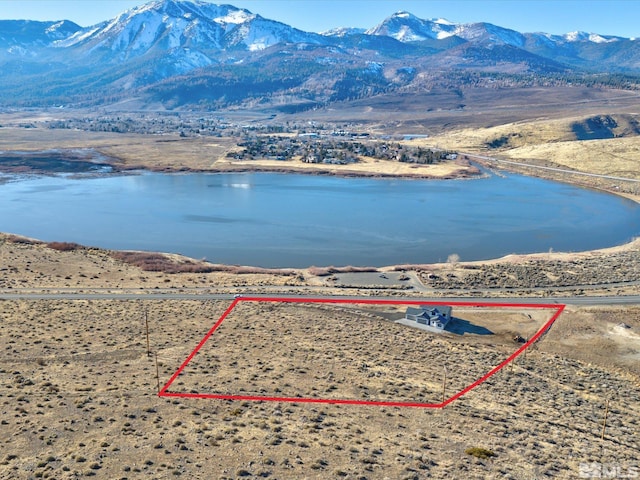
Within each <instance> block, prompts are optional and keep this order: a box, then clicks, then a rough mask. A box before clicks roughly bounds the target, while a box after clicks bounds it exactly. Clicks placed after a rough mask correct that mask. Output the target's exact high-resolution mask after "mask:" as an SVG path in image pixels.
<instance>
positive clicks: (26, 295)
mask: <svg viewBox="0 0 640 480" xmlns="http://www.w3.org/2000/svg"><path fill="white" fill-rule="evenodd" d="M243 296H244V297H250V298H296V299H314V298H318V297H322V298H324V299H327V300H371V299H377V300H399V299H401V298H402V297H401V296H380V295H375V296H362V295H322V293H320V292H319V293H317V294H308V293H305V294H303V295H298V294H290V293H289V294H286V293H271V294H261V293H256V294H253V293H245V294H244V295H243ZM407 298H409V299H411V300H421V301H425V303H426V302H430V301H433V302H442V301H450V302H482V303H533V304H539V303H544V304H558V305H640V295H625V296H603V297H587V296H581V297H500V298H481V297H427V296H424V297H415V296H410V297H407ZM0 299H1V300H17V299H21V300H22V299H24V300H233V299H234V295H233V294H231V293H209V292H206V291H202V290H201V289H193V290H190V289H183V290H181V291H180V292H167V291H163V292H157V291H155V290H151V289H149V290H140V291H136V292H135V293H134V292H84V291H80V290H67V291H65V292H64V293H60V292H42V293H33V292H21V291H16V292H13V293H7V292H2V293H0Z"/></svg>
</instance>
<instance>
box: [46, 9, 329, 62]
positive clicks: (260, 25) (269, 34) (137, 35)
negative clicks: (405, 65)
mask: <svg viewBox="0 0 640 480" xmlns="http://www.w3.org/2000/svg"><path fill="white" fill-rule="evenodd" d="M320 40H321V37H320V36H319V35H314V34H309V33H306V32H302V31H301V30H297V29H295V28H293V27H290V26H288V25H285V24H283V23H280V22H276V21H273V20H267V19H265V18H262V17H261V16H260V15H256V14H253V13H251V12H249V11H248V10H245V9H240V8H236V7H233V6H231V5H215V4H212V3H209V2H204V1H200V0H194V1H183V0H182V1H181V0H156V1H153V2H150V3H148V4H145V5H142V6H140V7H137V8H133V9H131V10H127V11H125V12H123V13H122V14H120V15H119V16H118V17H116V18H114V19H112V20H110V21H107V22H104V23H101V24H98V25H94V26H92V27H89V28H86V29H82V30H80V31H78V32H76V33H75V34H74V35H72V36H71V37H69V38H66V39H64V40H61V41H59V42H57V43H56V46H57V47H60V48H69V47H73V48H82V49H83V50H84V51H86V52H87V53H95V52H102V53H107V52H108V53H109V54H110V55H112V56H114V57H115V58H116V59H117V60H123V59H126V58H131V57H136V56H141V55H145V54H149V53H154V52H165V51H170V52H171V51H174V50H176V49H183V50H184V51H185V52H187V51H188V52H193V51H194V50H195V51H198V52H200V53H201V54H203V55H205V56H207V55H206V52H212V51H214V52H217V51H220V50H224V49H229V48H233V47H240V48H243V49H247V50H249V51H256V50H263V49H265V48H267V47H270V46H271V45H274V44H276V43H281V42H316V43H317V42H319V41H320ZM209 63H211V61H210V62H209Z"/></svg>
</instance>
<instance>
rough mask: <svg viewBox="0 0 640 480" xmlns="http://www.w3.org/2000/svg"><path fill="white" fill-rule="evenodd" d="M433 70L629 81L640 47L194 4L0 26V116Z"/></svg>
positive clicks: (217, 99) (363, 92)
mask: <svg viewBox="0 0 640 480" xmlns="http://www.w3.org/2000/svg"><path fill="white" fill-rule="evenodd" d="M374 67H375V68H374ZM434 68H437V69H438V70H439V71H446V70H447V69H448V70H450V71H461V70H465V69H471V70H473V71H474V72H478V71H487V72H492V74H493V73H500V72H505V73H508V74H509V75H514V74H516V75H517V74H529V75H530V74H533V75H546V74H552V75H556V74H558V73H567V72H571V73H575V72H580V71H589V72H606V73H611V72H620V73H640V41H635V40H633V39H626V38H623V37H617V36H611V35H601V34H597V33H585V32H573V33H567V34H565V35H551V34H547V33H521V32H517V31H515V30H511V29H508V28H504V27H500V26H497V25H493V24H490V23H486V22H477V23H466V24H457V23H453V22H450V21H447V20H444V19H442V18H432V19H421V18H418V17H416V16H415V15H413V14H411V13H409V12H405V11H401V12H397V13H394V14H393V15H391V16H389V17H388V18H386V19H384V20H383V21H382V22H381V23H380V24H378V25H377V26H375V27H372V28H370V29H368V30H364V29H359V28H350V27H344V28H339V29H333V30H330V31H327V32H324V33H322V34H318V33H310V32H304V31H302V30H299V29H296V28H294V27H292V26H289V25H286V24H284V23H281V22H278V21H276V20H270V19H267V18H263V17H261V16H260V15H257V14H254V13H252V12H250V11H248V10H246V9H242V8H237V7H234V6H232V5H216V4H213V3H210V2H209V1H203V0H154V1H151V2H149V3H147V4H144V5H141V6H139V7H136V8H132V9H130V10H127V11H125V12H123V13H121V14H120V15H118V16H117V17H116V18H113V19H111V20H107V21H104V22H101V23H99V24H96V25H93V26H90V27H87V28H81V27H80V26H78V25H76V24H75V23H73V22H69V21H65V20H63V21H51V22H34V21H28V20H12V21H0V107H2V106H3V105H4V104H10V103H11V102H15V101H20V99H24V101H25V102H26V103H28V104H34V103H36V104H37V103H38V102H39V101H41V102H44V103H47V102H58V103H65V102H68V101H70V102H73V101H80V100H79V99H81V100H82V101H83V102H93V103H94V104H95V103H100V102H106V101H107V100H105V99H107V98H109V99H110V101H116V100H121V99H122V98H123V97H125V96H134V95H135V96H139V97H140V98H151V99H152V101H153V102H156V103H157V102H161V103H165V104H171V105H172V106H180V105H188V104H198V105H207V104H214V105H227V104H230V103H233V102H243V101H247V98H249V97H250V98H252V99H254V100H252V101H257V100H256V99H259V98H262V97H265V96H266V97H269V96H278V98H281V99H283V98H287V99H290V98H294V99H296V100H294V101H295V102H301V103H303V104H305V105H306V104H308V105H316V104H318V102H320V104H325V103H326V102H328V101H334V100H342V99H351V98H362V97H363V96H364V97H366V96H370V95H376V94H380V93H381V92H387V91H390V90H393V89H395V88H402V89H404V90H411V88H414V87H415V86H416V85H418V83H414V82H420V81H421V79H422V78H424V76H425V75H427V76H428V75H432V73H430V72H433V69H434ZM460 78H463V77H460ZM404 90H403V91H404Z"/></svg>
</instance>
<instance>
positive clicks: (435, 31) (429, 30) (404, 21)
mask: <svg viewBox="0 0 640 480" xmlns="http://www.w3.org/2000/svg"><path fill="white" fill-rule="evenodd" d="M456 28H457V26H456V25H455V24H453V23H451V22H449V21H447V20H444V19H434V20H422V19H421V18H418V17H416V16H415V15H412V14H411V13H409V12H404V11H400V12H397V13H394V14H393V15H391V16H390V17H389V18H387V19H385V20H384V21H383V22H382V23H380V24H379V25H378V26H376V27H374V28H371V29H369V30H367V31H366V33H367V34H368V35H383V36H387V37H392V38H395V39H396V40H399V41H401V42H419V41H422V40H426V39H429V38H431V39H443V38H447V37H450V36H452V35H455V31H456Z"/></svg>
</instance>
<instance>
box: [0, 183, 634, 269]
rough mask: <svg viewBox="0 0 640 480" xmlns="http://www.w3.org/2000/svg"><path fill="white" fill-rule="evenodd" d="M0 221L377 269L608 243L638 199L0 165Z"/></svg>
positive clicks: (625, 236)
mask: <svg viewBox="0 0 640 480" xmlns="http://www.w3.org/2000/svg"><path fill="white" fill-rule="evenodd" d="M4 179H5V180H8V181H6V182H5V183H2V184H0V231H3V232H11V233H15V234H20V235H26V236H30V237H35V238H39V239H42V240H45V241H70V242H77V243H81V244H83V245H90V246H98V247H104V248H111V249H127V250H150V251H165V252H175V253H181V254H184V255H187V256H190V257H193V258H204V259H207V260H209V261H211V262H214V263H226V264H242V265H257V266H264V267H307V266H310V265H359V266H383V265H393V264H401V263H432V262H439V261H446V259H447V257H448V256H449V255H450V254H453V253H456V254H458V255H459V256H460V258H461V260H467V261H469V260H482V259H489V258H496V257H500V256H503V255H506V254H510V253H530V252H546V251H549V250H550V249H553V250H555V251H580V250H590V249H595V248H602V247H609V246H613V245H618V244H622V243H624V242H627V241H629V240H631V239H632V238H633V237H635V236H637V235H638V234H639V233H640V206H639V205H638V204H636V203H634V202H632V201H630V200H626V199H623V198H619V197H616V196H614V195H609V194H604V193H601V192H597V191H592V190H586V189H581V188H576V187H572V186H569V185H564V184H561V183H556V182H551V181H546V180H540V179H536V178H529V177H524V176H520V175H511V174H509V175H506V176H505V177H501V176H490V177H489V178H483V179H475V180H410V179H370V178H340V177H330V176H313V175H297V174H270V173H240V174H236V173H228V174H209V173H188V174H160V173H140V174H135V175H94V176H87V177H77V176H73V177H72V176H65V175H60V176H29V175H25V176H8V177H7V176H5V177H4Z"/></svg>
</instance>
